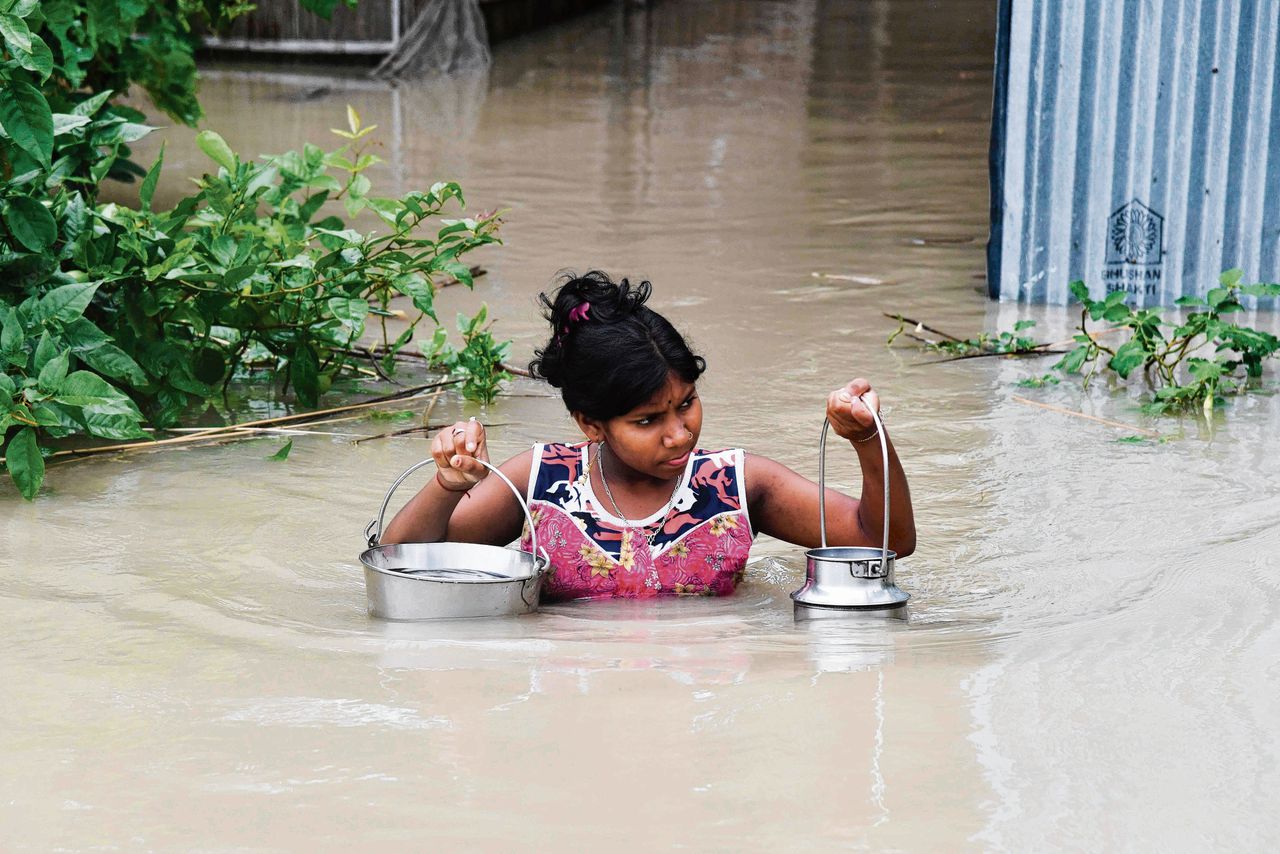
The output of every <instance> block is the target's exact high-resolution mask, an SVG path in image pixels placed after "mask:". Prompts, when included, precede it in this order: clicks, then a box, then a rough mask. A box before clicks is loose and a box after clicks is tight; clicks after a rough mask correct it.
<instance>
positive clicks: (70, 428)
mask: <svg viewBox="0 0 1280 854" xmlns="http://www.w3.org/2000/svg"><path fill="white" fill-rule="evenodd" d="M97 288H98V285H97V284H70V285H62V286H61V287H58V288H54V289H53V290H51V291H49V292H48V293H47V294H45V295H44V296H43V297H29V298H28V299H26V300H24V301H23V302H22V304H20V305H18V306H16V307H14V308H7V309H5V308H3V307H0V361H2V362H3V368H4V370H3V371H0V440H3V441H0V445H3V450H4V454H5V467H6V468H7V469H8V471H9V475H10V477H11V478H12V479H13V481H14V483H15V484H17V486H18V489H19V490H20V491H21V492H22V494H23V496H24V497H26V498H28V499H30V498H32V497H34V496H35V493H36V490H38V489H39V488H40V482H41V481H42V480H43V478H44V459H43V457H42V455H41V450H40V447H39V445H40V442H39V438H38V437H39V434H43V435H45V436H49V437H53V438H58V437H62V436H66V435H69V434H71V433H73V432H84V433H88V434H89V435H92V436H98V437H101V438H103V439H141V438H145V437H146V433H144V432H143V431H142V429H141V426H140V425H141V422H142V420H143V418H142V412H141V411H140V410H139V409H138V407H137V406H136V405H135V404H134V402H133V400H131V399H130V398H129V396H128V395H126V394H125V393H124V392H123V391H121V390H120V389H119V388H117V387H115V386H114V385H112V384H111V383H109V382H107V381H106V380H104V379H103V378H102V376H100V375H99V374H97V373H94V372H93V371H88V370H78V369H77V368H78V367H79V365H81V364H95V363H97V364H101V363H103V362H107V361H111V360H112V359H115V358H119V357H121V356H122V355H123V354H121V353H119V351H118V350H117V349H116V348H115V347H114V345H112V344H111V343H109V341H108V339H107V336H106V335H105V334H104V333H103V331H102V330H101V329H99V328H98V327H97V326H95V325H94V324H93V323H92V322H91V321H89V320H88V319H86V318H85V317H84V311H85V309H86V308H87V307H88V305H89V303H90V301H91V300H92V299H93V296H94V291H96V290H97ZM124 358H126V359H127V357H124ZM14 428H16V430H15V429H14ZM6 434H8V438H7V439H4V437H5V436H6Z"/></svg>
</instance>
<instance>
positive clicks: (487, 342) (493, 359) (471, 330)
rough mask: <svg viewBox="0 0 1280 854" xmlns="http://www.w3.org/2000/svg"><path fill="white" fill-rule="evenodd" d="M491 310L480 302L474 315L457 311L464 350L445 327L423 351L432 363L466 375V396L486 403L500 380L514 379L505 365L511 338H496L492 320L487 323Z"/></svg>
mask: <svg viewBox="0 0 1280 854" xmlns="http://www.w3.org/2000/svg"><path fill="white" fill-rule="evenodd" d="M488 313H489V308H488V306H485V305H481V306H480V310H479V311H478V312H476V314H475V316H474V317H467V316H466V315H465V314H459V315H458V331H459V332H460V333H462V342H463V347H462V349H461V350H457V349H455V348H454V347H453V346H452V345H451V344H449V343H448V334H447V333H446V332H445V330H444V328H443V327H441V328H439V329H437V330H436V331H435V334H434V335H433V336H432V338H431V340H430V341H424V342H423V343H422V345H421V349H422V353H423V355H424V356H426V357H427V360H428V362H429V363H430V364H431V365H433V366H435V367H437V368H441V369H443V370H445V371H447V372H448V373H450V374H452V375H458V376H462V377H463V378H464V381H463V384H462V394H463V396H464V397H466V398H468V399H470V400H478V401H480V402H482V403H485V404H489V403H492V402H493V400H494V398H495V397H497V394H498V389H499V387H500V386H501V384H502V383H503V382H505V381H506V380H509V379H511V375H510V374H509V373H507V372H506V371H505V370H503V368H502V361H503V359H505V358H506V356H507V352H508V350H509V349H510V347H511V342H510V341H503V342H501V343H499V342H497V341H496V340H494V337H493V334H492V333H491V332H490V331H489V326H491V325H492V324H486V323H485V320H486V318H487V317H488Z"/></svg>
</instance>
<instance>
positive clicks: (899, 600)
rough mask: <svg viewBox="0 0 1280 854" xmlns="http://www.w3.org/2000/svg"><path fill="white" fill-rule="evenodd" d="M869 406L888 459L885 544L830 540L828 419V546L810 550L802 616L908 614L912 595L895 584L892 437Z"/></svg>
mask: <svg viewBox="0 0 1280 854" xmlns="http://www.w3.org/2000/svg"><path fill="white" fill-rule="evenodd" d="M859 400H861V398H859ZM863 405H864V406H865V405H866V401H863ZM867 409H868V411H870V412H871V417H872V419H874V420H875V423H876V435H877V436H879V437H880V455H881V459H882V460H883V461H884V469H883V471H884V546H883V548H878V549H877V548H871V547H868V546H828V545H827V501H826V494H827V432H828V430H830V428H831V422H830V421H823V422H822V438H821V440H820V442H819V451H818V454H819V456H818V527H819V531H820V532H821V536H822V547H821V548H816V549H809V550H808V551H807V552H805V559H806V562H805V583H804V586H803V587H801V588H800V589H799V590H797V591H796V592H794V593H792V594H791V598H792V599H793V600H794V601H795V603H796V618H797V619H810V620H811V619H821V618H823V617H826V616H838V615H839V613H840V612H860V613H865V614H870V613H877V614H879V615H882V616H892V617H901V618H905V616H906V604H907V600H908V599H910V598H911V596H910V594H908V593H905V592H903V591H902V590H901V589H900V588H899V587H898V586H897V585H896V584H894V581H893V566H894V559H895V558H896V557H897V555H895V554H894V553H893V552H891V551H889V443H888V442H887V441H886V440H885V437H884V424H882V423H881V421H880V416H879V414H877V413H876V411H875V410H874V409H871V407H870V406H867ZM880 612H884V613H882V614H880Z"/></svg>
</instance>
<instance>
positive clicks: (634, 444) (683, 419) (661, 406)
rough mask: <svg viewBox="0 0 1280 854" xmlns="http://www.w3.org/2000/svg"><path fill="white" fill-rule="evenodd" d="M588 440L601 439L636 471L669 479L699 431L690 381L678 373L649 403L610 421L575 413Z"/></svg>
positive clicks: (677, 471) (681, 468) (695, 395)
mask: <svg viewBox="0 0 1280 854" xmlns="http://www.w3.org/2000/svg"><path fill="white" fill-rule="evenodd" d="M577 418H578V424H579V426H581V427H582V431H583V432H584V433H586V435H587V438H588V439H591V440H592V441H597V442H598V441H600V440H601V439H603V440H604V441H605V442H606V443H608V445H609V450H610V451H611V452H612V453H613V455H614V456H615V457H617V458H618V460H620V461H621V462H623V463H625V464H626V465H628V466H630V467H631V468H633V469H635V470H636V471H637V472H639V473H640V474H644V475H648V476H650V477H653V478H656V479H658V480H665V481H669V480H671V478H673V477H675V476H677V475H679V474H680V473H681V472H683V471H684V466H685V463H687V462H688V461H689V453H690V452H691V451H692V450H693V449H694V448H695V447H696V446H697V444H698V435H699V434H700V433H701V432H702V402H701V401H700V400H698V390H697V388H696V387H695V386H694V384H693V383H689V382H685V381H684V380H682V379H680V377H679V376H677V375H676V374H674V373H672V374H668V375H667V384H666V386H664V387H663V388H662V389H661V390H660V391H659V392H658V393H657V394H655V395H654V396H653V397H652V398H651V399H650V400H649V401H648V402H647V403H644V404H642V405H640V406H637V407H636V408H635V409H633V410H631V411H630V412H628V413H627V414H625V415H619V416H618V417H617V418H610V419H609V420H608V421H594V420H590V419H587V418H583V417H582V416H577Z"/></svg>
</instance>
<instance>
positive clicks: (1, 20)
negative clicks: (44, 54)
mask: <svg viewBox="0 0 1280 854" xmlns="http://www.w3.org/2000/svg"><path fill="white" fill-rule="evenodd" d="M0 36H4V43H5V46H6V47H8V48H9V50H10V51H12V52H14V53H17V52H22V53H31V28H30V27H28V26H27V22H26V21H24V20H22V19H21V18H19V17H17V16H15V15H11V14H9V13H8V12H0Z"/></svg>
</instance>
